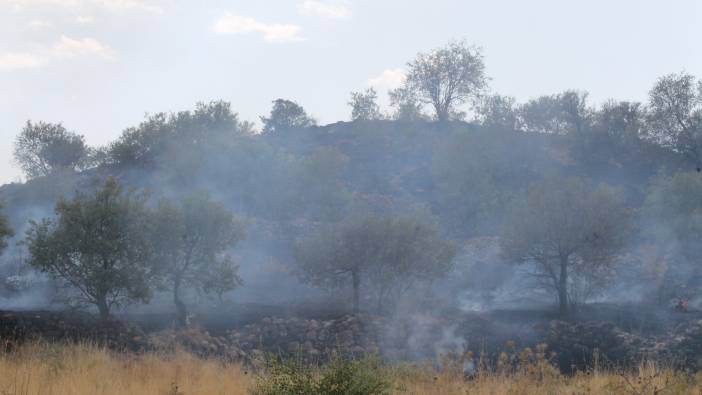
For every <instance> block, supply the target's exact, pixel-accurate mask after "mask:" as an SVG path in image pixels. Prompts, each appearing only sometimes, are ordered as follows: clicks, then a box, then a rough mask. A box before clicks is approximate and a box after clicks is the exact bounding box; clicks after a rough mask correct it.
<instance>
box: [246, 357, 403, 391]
mask: <svg viewBox="0 0 702 395" xmlns="http://www.w3.org/2000/svg"><path fill="white" fill-rule="evenodd" d="M389 388H390V380H389V379H388V377H387V375H386V373H385V372H384V370H383V368H382V366H381V362H380V360H379V359H378V358H376V357H365V358H362V359H359V360H351V361H348V360H344V359H342V358H339V357H335V358H333V359H332V361H331V362H330V363H329V364H328V365H327V366H325V367H321V368H318V369H314V368H312V367H310V366H309V365H303V364H302V363H299V362H296V361H293V360H288V361H280V360H277V359H272V360H269V361H267V368H266V372H265V373H264V374H262V375H261V376H259V378H258V382H257V384H256V386H255V387H254V389H253V390H252V394H253V395H387V394H389V393H390V392H389Z"/></svg>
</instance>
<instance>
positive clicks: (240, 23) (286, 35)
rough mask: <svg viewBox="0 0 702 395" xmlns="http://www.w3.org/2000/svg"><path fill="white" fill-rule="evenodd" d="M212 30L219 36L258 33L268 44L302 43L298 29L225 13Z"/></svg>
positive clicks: (297, 27)
mask: <svg viewBox="0 0 702 395" xmlns="http://www.w3.org/2000/svg"><path fill="white" fill-rule="evenodd" d="M212 30H213V31H214V32H216V33H220V34H248V33H260V34H262V35H263V39H264V40H266V41H268V42H289V41H302V40H303V38H302V37H300V35H299V34H300V30H301V29H300V27H299V26H297V25H291V24H278V23H271V24H269V23H263V22H260V21H257V20H256V19H254V18H251V17H246V16H241V15H234V14H232V13H229V12H227V13H226V14H224V16H222V17H221V18H219V19H217V20H216V21H215V23H214V25H213V26H212Z"/></svg>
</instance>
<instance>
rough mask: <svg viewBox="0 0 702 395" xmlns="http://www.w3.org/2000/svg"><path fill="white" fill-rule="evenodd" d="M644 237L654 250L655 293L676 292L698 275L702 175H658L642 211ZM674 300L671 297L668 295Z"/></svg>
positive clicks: (701, 232)
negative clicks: (656, 284) (657, 287)
mask: <svg viewBox="0 0 702 395" xmlns="http://www.w3.org/2000/svg"><path fill="white" fill-rule="evenodd" d="M641 218H642V223H643V225H644V229H645V232H644V236H645V237H646V238H647V239H648V240H649V241H650V242H651V243H652V244H653V245H655V246H657V251H655V252H656V254H657V255H658V256H660V257H663V259H660V260H656V262H653V263H655V264H656V265H657V266H658V267H654V268H650V269H653V272H654V273H657V275H658V277H659V281H660V283H659V287H660V289H659V292H662V293H667V292H665V289H666V288H669V289H671V290H673V292H672V293H673V294H677V295H678V296H679V292H681V291H682V290H683V287H684V286H685V285H687V283H688V282H689V281H690V279H691V278H694V277H695V276H697V275H698V273H700V268H699V261H700V259H702V247H701V246H700V243H699V240H700V238H702V175H701V174H700V173H697V172H686V173H677V174H675V175H672V176H666V175H663V174H661V175H659V176H658V177H656V178H655V179H654V180H653V182H651V186H650V188H649V190H648V195H647V196H646V201H645V202H644V205H643V208H642V217H641ZM670 296H674V295H670Z"/></svg>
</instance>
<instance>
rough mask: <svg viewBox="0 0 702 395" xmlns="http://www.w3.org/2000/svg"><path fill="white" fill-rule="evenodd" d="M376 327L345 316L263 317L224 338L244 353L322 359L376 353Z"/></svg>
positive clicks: (368, 322) (370, 321) (359, 319)
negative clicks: (339, 354) (315, 318)
mask: <svg viewBox="0 0 702 395" xmlns="http://www.w3.org/2000/svg"><path fill="white" fill-rule="evenodd" d="M377 338H378V336H377V328H376V326H375V325H374V324H373V322H372V320H369V319H363V318H362V317H359V316H354V315H345V316H343V317H340V318H337V319H331V320H314V319H310V320H306V319H300V318H264V319H263V320H261V321H260V322H258V323H256V324H249V325H246V326H244V327H243V328H241V329H239V330H233V331H230V332H229V333H228V334H227V339H228V340H229V342H230V343H231V344H234V345H235V346H236V347H237V348H239V349H241V350H242V351H243V352H244V353H247V354H253V355H260V354H261V353H264V352H269V353H274V354H278V355H287V356H297V357H301V358H304V359H307V360H325V359H328V358H329V357H330V356H331V355H333V354H335V353H343V354H355V355H359V354H367V353H377V352H378V351H379V348H378V345H377Z"/></svg>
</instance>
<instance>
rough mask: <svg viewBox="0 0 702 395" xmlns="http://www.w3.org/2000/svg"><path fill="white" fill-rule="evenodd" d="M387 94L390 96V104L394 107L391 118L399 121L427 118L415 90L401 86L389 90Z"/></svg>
mask: <svg viewBox="0 0 702 395" xmlns="http://www.w3.org/2000/svg"><path fill="white" fill-rule="evenodd" d="M388 94H389V96H390V105H391V106H392V107H394V108H395V112H394V114H393V115H392V117H393V119H395V120H401V121H417V120H426V119H427V116H426V115H425V114H424V112H423V111H422V107H423V105H422V103H421V102H420V101H419V98H418V97H417V95H416V94H415V92H412V91H411V90H409V89H407V87H404V86H402V87H399V88H397V89H393V90H391V91H390V92H389V93H388Z"/></svg>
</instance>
